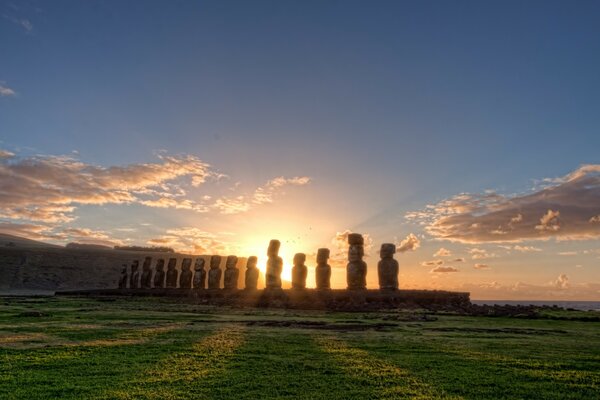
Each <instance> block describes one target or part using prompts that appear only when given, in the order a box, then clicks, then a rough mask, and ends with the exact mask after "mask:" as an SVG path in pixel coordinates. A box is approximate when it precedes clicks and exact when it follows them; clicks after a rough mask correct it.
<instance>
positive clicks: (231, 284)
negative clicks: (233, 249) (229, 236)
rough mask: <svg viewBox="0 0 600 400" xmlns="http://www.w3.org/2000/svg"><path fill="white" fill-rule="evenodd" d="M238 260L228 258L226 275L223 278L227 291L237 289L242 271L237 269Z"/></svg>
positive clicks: (233, 257) (232, 257)
mask: <svg viewBox="0 0 600 400" xmlns="http://www.w3.org/2000/svg"><path fill="white" fill-rule="evenodd" d="M237 260H238V258H237V257H236V256H229V257H227V261H226V262H225V275H224V276H223V286H224V287H225V289H237V287H238V279H239V277H240V270H239V269H237V268H236V266H235V265H236V264H237Z"/></svg>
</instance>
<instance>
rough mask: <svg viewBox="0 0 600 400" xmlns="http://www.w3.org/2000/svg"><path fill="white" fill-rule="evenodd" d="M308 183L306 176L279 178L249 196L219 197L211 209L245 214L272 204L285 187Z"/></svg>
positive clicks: (268, 182) (226, 212) (308, 179)
mask: <svg viewBox="0 0 600 400" xmlns="http://www.w3.org/2000/svg"><path fill="white" fill-rule="evenodd" d="M310 182H311V179H310V178H309V177H308V176H296V177H293V178H285V177H283V176H279V177H277V178H274V179H271V180H269V181H267V183H265V184H264V185H263V186H259V187H258V188H256V190H254V193H252V195H250V196H244V195H241V196H236V197H227V196H224V197H220V198H218V199H217V200H215V202H214V204H213V208H216V209H217V210H219V211H220V212H222V213H223V214H238V213H241V212H246V211H248V210H250V209H251V208H252V207H254V206H256V205H261V204H270V203H273V201H274V199H275V196H277V195H282V194H284V193H285V192H284V187H285V186H304V185H308V184H309V183H310ZM238 186H239V184H238V183H236V185H235V186H234V188H233V189H234V190H235V188H237V187H238Z"/></svg>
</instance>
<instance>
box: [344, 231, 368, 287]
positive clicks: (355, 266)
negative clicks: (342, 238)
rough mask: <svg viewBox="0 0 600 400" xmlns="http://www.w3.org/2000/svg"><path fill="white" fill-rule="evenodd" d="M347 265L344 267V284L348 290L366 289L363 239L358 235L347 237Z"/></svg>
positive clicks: (353, 234) (352, 234)
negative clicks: (345, 283)
mask: <svg viewBox="0 0 600 400" xmlns="http://www.w3.org/2000/svg"><path fill="white" fill-rule="evenodd" d="M348 244H349V245H350V248H349V249H348V265H347V266H346V282H347V283H348V289H351V290H355V289H366V288H367V263H366V262H364V261H363V259H362V258H363V256H364V255H365V249H364V239H363V237H362V235H360V234H358V233H351V234H349V235H348Z"/></svg>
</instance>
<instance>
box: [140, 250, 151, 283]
mask: <svg viewBox="0 0 600 400" xmlns="http://www.w3.org/2000/svg"><path fill="white" fill-rule="evenodd" d="M150 265H152V257H146V258H144V263H143V264H142V279H141V286H142V289H150V288H151V287H152V270H151V269H150Z"/></svg>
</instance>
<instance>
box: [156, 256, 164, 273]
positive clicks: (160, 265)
mask: <svg viewBox="0 0 600 400" xmlns="http://www.w3.org/2000/svg"><path fill="white" fill-rule="evenodd" d="M164 268H165V260H164V259H163V258H159V259H158V260H156V270H157V271H162V270H163V269H164Z"/></svg>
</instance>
